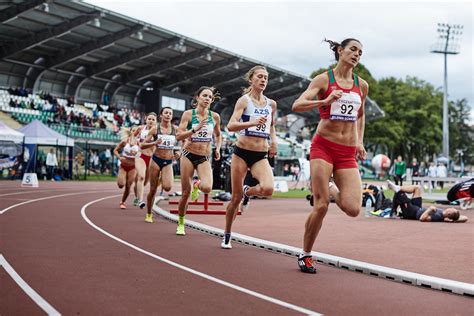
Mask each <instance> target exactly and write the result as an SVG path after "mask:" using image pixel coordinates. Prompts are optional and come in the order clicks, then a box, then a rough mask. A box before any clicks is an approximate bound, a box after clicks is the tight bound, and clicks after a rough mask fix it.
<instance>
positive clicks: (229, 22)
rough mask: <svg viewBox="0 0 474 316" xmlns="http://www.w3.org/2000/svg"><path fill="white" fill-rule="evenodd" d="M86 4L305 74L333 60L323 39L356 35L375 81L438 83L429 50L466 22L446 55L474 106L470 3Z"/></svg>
mask: <svg viewBox="0 0 474 316" xmlns="http://www.w3.org/2000/svg"><path fill="white" fill-rule="evenodd" d="M86 2H88V3H91V4H94V5H97V6H99V7H103V8H106V9H108V10H111V11H115V12H118V13H121V14H124V15H126V16H129V17H132V18H135V19H138V20H142V21H145V22H147V23H150V24H153V25H156V26H159V27H162V28H165V29H168V30H170V31H173V32H176V33H179V34H182V35H185V36H188V37H191V38H193V39H196V40H200V41H202V42H206V43H209V44H211V45H214V46H217V47H219V48H223V49H226V50H229V51H231V52H234V53H237V54H240V55H243V56H245V57H249V58H252V59H256V60H259V61H262V62H264V63H267V64H271V65H274V66H278V67H281V68H284V69H287V70H290V71H293V72H296V73H299V74H302V75H305V76H308V75H309V74H310V73H311V72H312V71H313V70H315V69H319V68H321V67H327V66H328V65H329V64H330V63H332V62H333V58H334V57H333V55H332V54H331V52H330V50H329V49H328V45H327V44H326V43H322V40H323V39H324V38H325V37H326V38H328V39H333V40H336V41H341V40H343V39H344V38H348V37H353V38H357V39H359V40H360V41H361V42H362V44H363V46H364V53H363V56H362V60H361V62H362V63H363V64H364V65H365V66H366V67H367V68H368V69H369V70H370V72H371V73H372V75H373V76H374V77H375V78H376V79H381V78H385V77H390V76H394V77H397V78H403V79H404V78H406V76H416V77H418V78H420V79H423V80H425V81H427V82H429V83H431V84H433V85H434V86H435V87H439V88H442V86H443V67H444V66H443V55H442V54H432V53H430V48H431V46H432V45H433V44H435V43H437V41H438V33H437V23H450V24H461V25H463V26H464V29H463V34H462V35H461V36H460V54H458V55H449V56H448V92H449V99H450V100H457V99H462V98H466V99H468V101H469V104H470V105H471V107H474V102H473V101H474V92H473V81H474V79H473V77H474V74H473V73H474V72H473V71H474V68H473V53H474V52H473V51H474V49H473V15H474V6H473V2H472V1H455V0H454V1H444V2H443V1H423V0H421V1H420V0H419V1H403V0H398V1H396V2H389V1H382V2H381V1H308V0H307V1H298V0H296V1H290V0H286V1H283V0H282V1H279V0H274V1H264V0H253V1H229V0H228V1H225V0H221V1H201V0H192V1H179V0H173V1H166V0H159V1H158V0H155V1H151V0H149V1H144V0H134V1H132V0H87V1H86ZM471 118H472V120H474V109H473V111H472V112H471Z"/></svg>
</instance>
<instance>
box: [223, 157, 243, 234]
mask: <svg viewBox="0 0 474 316" xmlns="http://www.w3.org/2000/svg"><path fill="white" fill-rule="evenodd" d="M230 170H231V176H230V179H231V181H232V184H231V185H232V199H231V201H230V202H229V204H228V205H227V208H226V215H225V232H230V231H231V229H232V223H233V221H234V220H235V217H236V215H237V212H238V208H239V204H240V202H241V201H242V198H243V195H244V192H243V189H242V186H243V185H244V179H245V175H246V174H247V164H246V163H245V161H244V160H243V159H242V158H240V157H239V156H237V155H232V161H231V169H230Z"/></svg>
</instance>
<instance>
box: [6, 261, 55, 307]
mask: <svg viewBox="0 0 474 316" xmlns="http://www.w3.org/2000/svg"><path fill="white" fill-rule="evenodd" d="M0 266H3V268H4V269H5V271H7V273H8V274H9V275H10V276H11V278H12V279H13V280H14V281H15V282H16V284H18V285H19V286H20V287H21V289H22V290H23V291H24V292H25V293H26V294H27V295H28V296H29V297H30V298H31V299H32V300H33V301H34V302H35V303H36V305H38V306H39V307H40V308H41V309H42V310H44V311H45V312H46V313H47V314H48V315H55V316H56V315H61V314H60V313H59V312H58V311H57V310H56V309H55V308H54V307H53V306H51V305H50V304H49V303H48V302H46V301H45V300H44V298H42V297H41V296H40V295H39V294H38V293H37V292H36V291H35V290H33V289H32V288H31V286H29V285H28V283H26V282H25V280H23V279H22V278H21V276H20V275H19V274H18V273H16V271H15V270H14V269H13V268H12V266H11V265H10V264H9V263H8V262H7V260H6V259H5V257H4V256H3V255H2V254H0Z"/></svg>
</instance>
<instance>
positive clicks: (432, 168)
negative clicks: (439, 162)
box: [428, 162, 436, 188]
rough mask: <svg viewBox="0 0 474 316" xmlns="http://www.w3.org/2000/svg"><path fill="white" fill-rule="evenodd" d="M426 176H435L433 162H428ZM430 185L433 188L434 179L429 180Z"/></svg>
mask: <svg viewBox="0 0 474 316" xmlns="http://www.w3.org/2000/svg"><path fill="white" fill-rule="evenodd" d="M428 177H430V178H436V165H435V163H434V162H430V167H429V168H428ZM431 187H432V188H435V182H434V180H432V181H431Z"/></svg>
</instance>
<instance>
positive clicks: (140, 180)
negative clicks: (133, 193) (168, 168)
mask: <svg viewBox="0 0 474 316" xmlns="http://www.w3.org/2000/svg"><path fill="white" fill-rule="evenodd" d="M135 169H137V182H136V184H135V185H136V186H137V197H138V199H139V200H140V201H143V188H144V183H145V173H146V164H145V161H143V159H142V158H140V157H137V158H135Z"/></svg>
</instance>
